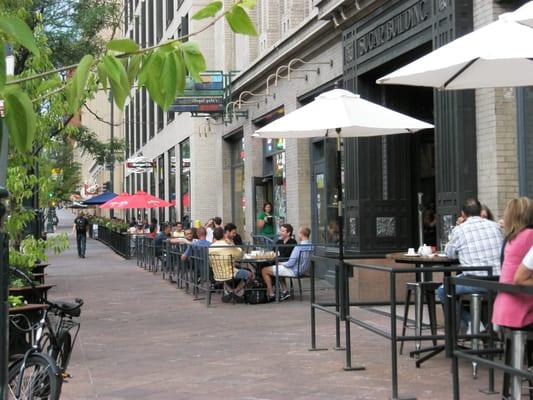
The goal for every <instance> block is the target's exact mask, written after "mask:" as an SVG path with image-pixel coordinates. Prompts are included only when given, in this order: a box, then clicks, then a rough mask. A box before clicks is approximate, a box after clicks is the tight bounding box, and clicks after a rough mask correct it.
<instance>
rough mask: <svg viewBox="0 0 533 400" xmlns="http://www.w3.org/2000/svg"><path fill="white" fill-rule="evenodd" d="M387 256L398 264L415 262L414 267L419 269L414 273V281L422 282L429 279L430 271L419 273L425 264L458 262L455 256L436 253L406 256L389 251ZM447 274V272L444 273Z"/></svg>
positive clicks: (451, 263) (452, 263)
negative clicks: (450, 256)
mask: <svg viewBox="0 0 533 400" xmlns="http://www.w3.org/2000/svg"><path fill="white" fill-rule="evenodd" d="M387 258H389V259H392V260H394V261H395V262H396V263H399V264H415V266H416V268H420V271H418V272H417V273H416V281H417V282H424V281H427V280H431V279H432V277H431V272H430V271H429V272H428V273H423V274H420V272H424V271H423V270H422V269H423V268H424V266H425V265H454V264H458V260H457V259H455V258H449V257H446V256H440V255H438V253H437V254H434V255H432V256H422V255H416V256H408V255H406V254H405V253H391V254H387ZM446 274H447V275H449V273H446Z"/></svg>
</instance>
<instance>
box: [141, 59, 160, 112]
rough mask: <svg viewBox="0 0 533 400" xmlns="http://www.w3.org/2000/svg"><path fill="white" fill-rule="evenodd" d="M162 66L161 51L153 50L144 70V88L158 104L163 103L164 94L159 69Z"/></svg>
mask: <svg viewBox="0 0 533 400" xmlns="http://www.w3.org/2000/svg"><path fill="white" fill-rule="evenodd" d="M162 66H163V56H162V54H161V52H158V51H156V52H154V53H153V54H152V56H151V57H150V63H149V65H148V67H147V72H146V83H145V86H146V89H148V93H150V97H151V98H152V99H153V100H154V101H155V102H156V103H157V104H158V105H159V106H162V104H164V102H165V100H164V94H163V90H162V85H161V69H162Z"/></svg>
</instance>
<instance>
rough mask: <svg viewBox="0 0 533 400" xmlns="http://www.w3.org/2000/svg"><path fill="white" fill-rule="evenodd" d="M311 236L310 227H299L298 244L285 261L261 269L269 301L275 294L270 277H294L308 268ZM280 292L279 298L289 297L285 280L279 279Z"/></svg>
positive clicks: (311, 248)
mask: <svg viewBox="0 0 533 400" xmlns="http://www.w3.org/2000/svg"><path fill="white" fill-rule="evenodd" d="M310 236H311V229H309V228H306V227H301V228H300V229H299V230H298V238H299V239H300V244H298V245H297V246H296V247H295V248H294V249H293V250H292V252H291V256H290V257H289V259H288V260H287V261H285V262H280V263H278V265H272V266H270V267H264V268H263V269H262V270H261V276H262V277H263V280H264V281H265V284H266V287H267V295H268V299H269V301H272V300H274V299H275V297H276V296H275V295H274V293H273V291H272V277H273V276H274V277H275V276H276V268H277V276H279V277H289V278H295V277H297V276H298V275H300V274H302V273H304V272H305V271H306V270H307V268H309V260H310V252H311V251H312V250H313V247H312V245H311V241H310V240H309V237H310ZM280 283H281V287H282V292H281V296H280V299H281V300H285V299H287V298H289V291H288V290H287V285H286V283H285V281H283V280H282V281H281V282H280Z"/></svg>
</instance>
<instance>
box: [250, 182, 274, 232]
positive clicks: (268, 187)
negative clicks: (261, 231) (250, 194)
mask: <svg viewBox="0 0 533 400" xmlns="http://www.w3.org/2000/svg"><path fill="white" fill-rule="evenodd" d="M273 194H274V179H273V176H272V175H269V176H260V177H257V176H256V177H254V223H253V226H254V229H253V232H254V234H257V223H256V221H257V216H258V215H259V213H260V212H261V211H263V204H265V202H267V201H269V202H271V203H272V202H273V201H272V200H273Z"/></svg>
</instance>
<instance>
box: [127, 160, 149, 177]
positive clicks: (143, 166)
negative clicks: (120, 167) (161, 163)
mask: <svg viewBox="0 0 533 400" xmlns="http://www.w3.org/2000/svg"><path fill="white" fill-rule="evenodd" d="M154 167H155V162H154V161H153V160H152V159H150V158H148V157H135V158H130V159H128V160H126V168H127V169H128V170H129V171H130V172H132V173H134V174H142V173H144V172H153V170H154Z"/></svg>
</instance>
